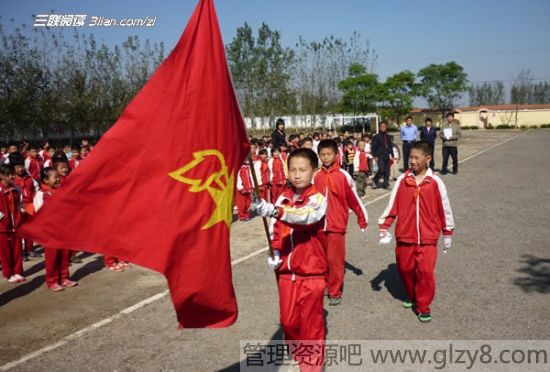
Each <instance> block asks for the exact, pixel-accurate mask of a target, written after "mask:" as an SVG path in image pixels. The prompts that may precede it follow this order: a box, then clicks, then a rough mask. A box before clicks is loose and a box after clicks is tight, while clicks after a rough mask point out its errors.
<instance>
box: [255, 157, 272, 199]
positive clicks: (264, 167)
mask: <svg viewBox="0 0 550 372" xmlns="http://www.w3.org/2000/svg"><path fill="white" fill-rule="evenodd" d="M254 172H256V179H257V180H258V188H259V189H260V195H258V196H259V197H260V198H262V199H264V200H267V201H270V199H269V196H270V195H269V180H270V178H271V176H270V175H269V164H268V162H267V159H266V160H262V159H261V158H258V159H257V160H255V161H254Z"/></svg>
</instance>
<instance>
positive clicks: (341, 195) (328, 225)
mask: <svg viewBox="0 0 550 372" xmlns="http://www.w3.org/2000/svg"><path fill="white" fill-rule="evenodd" d="M314 183H315V186H316V187H317V189H318V190H319V191H320V192H322V193H323V194H324V195H325V197H326V198H327V202H328V209H327V217H326V221H325V227H324V230H325V233H326V235H327V255H328V264H329V269H328V277H327V282H328V295H329V296H330V297H340V296H341V295H342V288H343V285H344V271H345V259H346V229H347V226H348V219H349V210H350V209H351V210H352V211H353V212H354V213H355V215H356V216H357V223H358V224H359V228H361V229H366V228H367V225H368V215H367V210H366V209H365V206H364V205H363V203H362V202H361V200H360V199H359V196H358V195H357V192H356V190H355V184H354V182H353V179H352V178H351V176H350V175H349V173H348V172H346V171H345V170H343V169H341V168H340V165H339V164H338V162H335V163H334V164H333V165H332V166H331V167H330V168H325V167H322V168H321V169H320V170H319V171H318V172H317V174H316V175H315V178H314Z"/></svg>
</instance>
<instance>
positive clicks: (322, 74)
mask: <svg viewBox="0 0 550 372" xmlns="http://www.w3.org/2000/svg"><path fill="white" fill-rule="evenodd" d="M296 55H297V65H296V69H295V70H294V71H295V75H294V84H295V90H296V92H297V97H298V104H299V107H298V110H299V112H300V113H301V114H303V115H308V114H326V113H331V112H334V111H335V110H337V109H338V107H339V104H340V100H341V98H342V92H341V90H340V89H339V86H338V84H339V83H340V82H341V81H342V80H344V79H346V78H347V77H348V72H349V71H348V69H349V67H350V66H351V65H353V64H359V65H362V66H364V67H365V69H366V71H369V72H372V69H373V67H374V65H375V64H376V59H377V56H376V53H375V51H374V50H372V49H371V48H370V43H369V40H368V39H363V38H362V37H361V35H360V34H359V33H357V32H354V33H353V35H352V36H351V37H350V38H349V39H348V40H344V39H342V38H336V37H334V36H333V35H330V36H327V37H325V38H323V39H322V40H321V41H307V40H306V39H304V38H303V37H302V36H300V38H299V40H298V43H297V44H296Z"/></svg>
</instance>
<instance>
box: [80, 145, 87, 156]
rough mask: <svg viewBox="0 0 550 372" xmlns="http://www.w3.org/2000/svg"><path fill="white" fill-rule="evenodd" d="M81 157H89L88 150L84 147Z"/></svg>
mask: <svg viewBox="0 0 550 372" xmlns="http://www.w3.org/2000/svg"><path fill="white" fill-rule="evenodd" d="M80 155H81V156H87V155H88V148H86V147H83V148H82V149H81V150H80Z"/></svg>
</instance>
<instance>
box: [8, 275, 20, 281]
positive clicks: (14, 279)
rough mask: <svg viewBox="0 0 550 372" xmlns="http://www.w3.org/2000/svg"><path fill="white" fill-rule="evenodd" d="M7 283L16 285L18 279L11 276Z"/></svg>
mask: <svg viewBox="0 0 550 372" xmlns="http://www.w3.org/2000/svg"><path fill="white" fill-rule="evenodd" d="M8 282H10V283H17V282H19V279H17V278H16V277H15V275H12V276H10V277H9V279H8Z"/></svg>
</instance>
